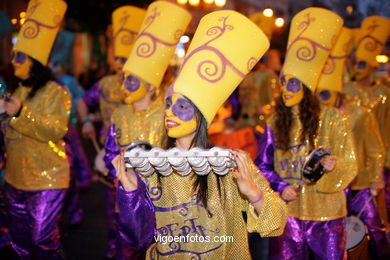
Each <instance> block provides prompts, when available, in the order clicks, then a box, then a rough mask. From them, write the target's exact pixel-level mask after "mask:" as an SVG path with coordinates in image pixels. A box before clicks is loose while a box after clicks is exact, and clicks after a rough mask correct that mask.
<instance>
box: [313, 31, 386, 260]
mask: <svg viewBox="0 0 390 260" xmlns="http://www.w3.org/2000/svg"><path fill="white" fill-rule="evenodd" d="M350 39H351V32H350V30H349V29H348V28H343V29H342V31H341V33H340V34H339V36H338V37H337V40H336V43H335V45H334V46H333V48H332V51H331V53H330V55H329V58H328V61H327V65H325V69H324V70H323V71H322V74H321V77H320V79H319V82H318V89H317V93H318V98H319V100H320V101H321V103H322V104H324V105H328V106H331V107H335V108H336V109H338V111H339V112H340V113H342V114H344V115H345V116H347V118H348V121H349V123H350V127H351V130H352V133H353V136H354V143H355V147H356V153H355V156H356V158H357V162H358V174H357V176H356V178H355V179H354V180H353V182H352V183H351V190H350V191H349V193H348V195H347V206H348V211H349V212H348V213H349V214H352V213H353V214H355V215H358V214H359V212H360V211H361V210H363V211H362V213H361V215H360V218H361V219H362V220H363V221H364V223H365V224H366V225H367V227H368V232H369V235H370V240H369V245H370V255H371V258H372V259H388V257H390V255H389V253H390V251H389V249H390V248H389V244H388V241H387V239H386V232H385V226H384V225H383V223H382V220H381V217H380V215H379V211H378V207H377V205H376V203H375V202H374V200H372V196H373V197H375V196H377V195H378V193H379V191H380V190H381V189H383V187H384V184H383V180H382V169H383V162H384V147H383V143H382V138H381V136H380V134H379V130H378V126H377V122H376V120H375V118H374V117H373V115H372V113H370V112H369V110H368V109H366V108H364V107H362V106H357V105H356V104H355V103H353V102H348V101H347V100H346V99H345V97H344V96H343V95H342V90H343V83H342V74H343V70H344V62H345V59H346V54H347V49H346V47H347V46H348V43H349V41H350Z"/></svg>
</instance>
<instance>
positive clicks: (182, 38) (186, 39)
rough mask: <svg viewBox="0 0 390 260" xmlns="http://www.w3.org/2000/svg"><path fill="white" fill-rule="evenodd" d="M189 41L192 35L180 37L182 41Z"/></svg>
mask: <svg viewBox="0 0 390 260" xmlns="http://www.w3.org/2000/svg"><path fill="white" fill-rule="evenodd" d="M189 41H190V37H188V36H187V35H183V36H182V37H180V42H181V43H187V42H189Z"/></svg>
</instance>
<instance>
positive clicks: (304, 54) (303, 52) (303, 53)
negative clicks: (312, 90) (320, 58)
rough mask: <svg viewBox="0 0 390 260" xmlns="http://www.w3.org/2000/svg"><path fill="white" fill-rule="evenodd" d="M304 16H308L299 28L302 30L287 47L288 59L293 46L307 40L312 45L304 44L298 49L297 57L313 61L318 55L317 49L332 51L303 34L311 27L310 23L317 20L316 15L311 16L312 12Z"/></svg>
mask: <svg viewBox="0 0 390 260" xmlns="http://www.w3.org/2000/svg"><path fill="white" fill-rule="evenodd" d="M304 17H306V20H304V21H302V22H301V23H300V24H299V25H298V28H297V29H298V30H300V31H301V32H300V33H299V34H298V36H297V37H296V38H295V39H294V40H293V41H292V42H291V43H290V44H289V46H288V47H287V55H286V60H287V59H288V56H289V55H290V54H291V53H290V50H291V48H292V47H293V46H294V45H295V44H296V43H297V42H299V41H306V42H308V43H309V44H310V47H308V46H302V47H300V48H298V50H297V51H296V53H295V56H296V57H297V59H298V60H301V61H307V62H309V61H312V60H313V59H314V58H315V57H316V56H317V49H322V50H324V51H330V49H329V48H326V47H324V46H322V45H321V44H319V43H318V42H315V41H313V40H312V39H310V38H307V37H303V36H302V34H303V33H304V32H305V31H306V30H307V29H308V28H309V26H310V23H311V22H313V21H315V17H310V13H307V14H306V15H305V16H304Z"/></svg>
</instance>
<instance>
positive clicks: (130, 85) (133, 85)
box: [125, 75, 141, 92]
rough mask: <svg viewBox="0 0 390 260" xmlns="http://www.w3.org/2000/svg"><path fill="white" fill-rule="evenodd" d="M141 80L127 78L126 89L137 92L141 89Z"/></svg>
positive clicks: (132, 77)
mask: <svg viewBox="0 0 390 260" xmlns="http://www.w3.org/2000/svg"><path fill="white" fill-rule="evenodd" d="M140 83H141V82H140V80H139V79H138V78H137V77H134V76H131V75H130V76H127V77H126V79H125V88H126V89H127V90H129V91H130V92H135V91H137V90H138V89H139V87H140V85H141V84H140Z"/></svg>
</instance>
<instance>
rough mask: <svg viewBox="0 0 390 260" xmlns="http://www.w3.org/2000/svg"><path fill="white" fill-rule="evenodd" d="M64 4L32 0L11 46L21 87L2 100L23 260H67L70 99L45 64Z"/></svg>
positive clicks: (12, 208) (11, 201)
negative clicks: (63, 228) (62, 225)
mask: <svg viewBox="0 0 390 260" xmlns="http://www.w3.org/2000/svg"><path fill="white" fill-rule="evenodd" d="M66 7H67V5H66V3H65V2H64V1H61V0H40V1H37V0H32V1H30V2H29V4H28V8H27V14H26V21H25V23H24V24H23V26H22V28H21V30H20V32H19V37H18V41H17V42H16V44H15V45H14V47H13V51H12V52H13V58H12V64H13V66H14V69H15V75H16V76H17V77H18V78H19V79H20V86H19V88H18V89H17V90H16V91H15V92H14V94H13V95H12V97H10V98H9V99H1V100H0V110H1V112H2V113H3V112H4V113H7V114H8V115H9V117H8V118H7V119H5V120H3V121H2V124H1V125H2V130H3V132H4V136H5V146H6V153H7V162H6V175H5V181H6V187H5V189H6V196H7V200H8V210H9V220H10V234H11V237H12V242H11V243H12V247H13V248H14V250H15V251H16V253H17V254H18V255H19V256H20V257H21V258H23V259H63V258H64V256H63V252H62V249H61V244H60V235H59V230H58V220H59V218H60V213H61V210H62V207H63V203H64V198H65V195H66V189H67V188H68V186H69V163H68V160H67V157H66V154H65V143H64V141H63V137H64V136H65V134H66V132H67V130H68V129H67V127H68V119H69V112H70V108H71V100H70V95H69V93H68V92H67V91H66V90H65V89H64V88H62V87H61V86H59V85H58V84H57V83H55V82H54V81H53V76H52V74H51V71H50V69H49V68H48V67H47V66H46V64H47V61H48V58H49V54H50V50H51V47H52V45H53V42H54V40H55V37H56V34H57V32H58V30H59V26H60V24H61V20H62V18H63V16H64V14H65V10H66Z"/></svg>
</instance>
